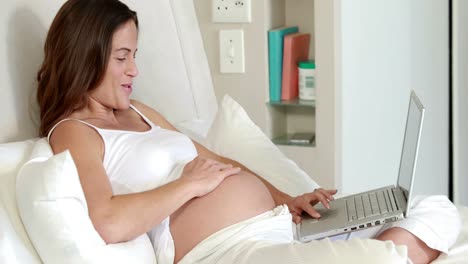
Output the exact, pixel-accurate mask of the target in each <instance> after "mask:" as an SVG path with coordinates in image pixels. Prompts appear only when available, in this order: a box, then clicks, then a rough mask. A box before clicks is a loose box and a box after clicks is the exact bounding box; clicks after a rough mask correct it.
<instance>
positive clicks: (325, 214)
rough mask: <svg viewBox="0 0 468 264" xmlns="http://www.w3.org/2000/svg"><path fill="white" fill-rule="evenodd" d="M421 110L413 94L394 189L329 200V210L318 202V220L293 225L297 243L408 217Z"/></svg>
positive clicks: (421, 115) (420, 105)
mask: <svg viewBox="0 0 468 264" xmlns="http://www.w3.org/2000/svg"><path fill="white" fill-rule="evenodd" d="M424 111H425V110H424V106H423V105H422V104H421V101H420V100H419V99H418V97H417V96H416V94H415V93H414V91H412V92H411V96H410V102H409V108H408V114H407V118H406V128H405V134H404V138H403V149H402V151H401V159H400V168H399V171H398V180H397V183H396V186H395V185H391V186H387V187H384V188H378V189H375V190H371V191H367V192H362V193H358V194H354V195H351V196H346V197H342V198H338V199H335V200H333V201H330V209H326V208H325V207H324V206H323V205H322V204H320V203H319V204H317V205H315V209H316V210H317V211H318V212H319V213H320V215H321V217H320V218H319V219H314V218H312V217H310V216H304V217H303V219H302V222H301V223H300V224H298V225H297V226H296V228H297V230H296V231H297V235H298V239H299V240H300V241H302V242H307V241H310V240H314V239H320V238H323V237H329V236H334V235H338V234H343V233H349V232H354V231H357V230H362V229H365V228H369V227H373V226H378V225H383V224H386V223H389V222H394V221H398V220H401V219H403V218H405V217H406V216H407V215H408V213H409V210H410V208H409V205H410V199H411V191H412V188H413V182H414V175H415V171H416V161H417V156H418V148H419V140H420V137H421V130H422V124H423V118H424ZM304 214H305V213H304Z"/></svg>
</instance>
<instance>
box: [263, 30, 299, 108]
mask: <svg viewBox="0 0 468 264" xmlns="http://www.w3.org/2000/svg"><path fill="white" fill-rule="evenodd" d="M296 32H299V27H298V26H284V27H279V28H275V29H271V30H269V31H268V70H269V72H268V77H269V82H270V101H280V100H281V82H282V81H281V79H282V77H283V73H282V72H283V39H284V36H285V35H287V34H292V33H296Z"/></svg>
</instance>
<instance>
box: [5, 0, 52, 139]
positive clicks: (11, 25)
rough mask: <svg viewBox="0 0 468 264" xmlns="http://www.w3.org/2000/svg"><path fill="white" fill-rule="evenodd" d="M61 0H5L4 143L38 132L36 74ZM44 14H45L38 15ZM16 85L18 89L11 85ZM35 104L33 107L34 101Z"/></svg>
mask: <svg viewBox="0 0 468 264" xmlns="http://www.w3.org/2000/svg"><path fill="white" fill-rule="evenodd" d="M59 7H60V3H58V4H54V5H52V6H50V5H44V4H43V3H42V2H41V1H29V0H14V1H13V0H10V1H3V2H2V8H1V9H0V17H2V19H3V21H7V23H0V35H1V36H7V37H6V38H2V39H0V57H1V58H2V63H0V80H2V87H4V88H3V89H2V91H3V92H2V96H0V105H2V113H1V116H0V127H2V128H6V129H5V130H2V131H0V143H1V142H10V141H20V140H24V139H27V138H32V137H35V136H37V133H34V131H35V130H36V126H37V124H38V115H37V111H36V110H37V107H36V103H35V102H36V98H35V97H34V96H35V94H34V93H32V91H33V89H34V88H35V77H36V73H37V71H38V69H39V66H40V64H41V62H42V59H43V53H44V52H43V43H44V39H45V35H46V32H47V28H48V27H49V24H50V22H51V21H50V18H51V17H53V15H52V14H54V13H56V12H57V10H58V8H59ZM37 14H43V15H44V17H38V15H37ZM11 87H14V88H15V89H11ZM28 102H31V104H32V106H33V107H32V108H30V105H31V104H28Z"/></svg>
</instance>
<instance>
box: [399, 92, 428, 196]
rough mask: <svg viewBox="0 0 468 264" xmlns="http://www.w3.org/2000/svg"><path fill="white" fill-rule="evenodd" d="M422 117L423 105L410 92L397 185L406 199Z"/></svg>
mask: <svg viewBox="0 0 468 264" xmlns="http://www.w3.org/2000/svg"><path fill="white" fill-rule="evenodd" d="M423 117H424V106H423V105H422V104H421V102H420V101H419V99H418V97H417V96H416V94H415V93H414V92H411V97H410V103H409V108H408V116H407V119H406V129H405V136H404V138H403V148H402V152H401V160H400V169H399V172H398V186H400V187H401V188H402V189H403V192H404V194H405V197H406V199H407V201H409V199H410V197H408V196H409V190H411V187H412V184H413V178H414V177H413V174H414V172H415V168H416V158H417V153H418V145H419V138H420V134H421V128H422V121H423ZM408 204H409V203H408Z"/></svg>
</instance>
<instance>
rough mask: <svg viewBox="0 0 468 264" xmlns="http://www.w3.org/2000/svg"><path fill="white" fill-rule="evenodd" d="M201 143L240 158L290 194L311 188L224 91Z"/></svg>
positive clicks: (303, 174)
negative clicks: (216, 111)
mask: <svg viewBox="0 0 468 264" xmlns="http://www.w3.org/2000/svg"><path fill="white" fill-rule="evenodd" d="M203 144H204V145H205V146H206V147H208V148H209V149H211V150H212V151H214V152H216V153H218V154H219V155H222V156H225V157H227V158H230V159H233V160H235V161H237V162H240V163H241V164H243V165H244V166H246V167H247V168H249V169H250V170H251V171H253V172H255V173H256V174H258V175H259V176H261V177H263V178H264V179H266V180H267V181H269V182H270V183H271V184H273V185H274V186H275V187H276V188H278V189H280V190H281V191H283V192H286V193H288V194H289V195H294V196H296V195H300V194H303V193H305V192H311V191H313V190H314V189H315V188H318V187H319V185H318V184H317V183H315V182H314V181H313V180H312V179H311V178H310V177H309V176H308V175H307V173H305V172H304V171H303V170H302V169H301V168H299V167H298V166H297V164H296V163H294V162H293V161H292V160H290V159H288V158H287V157H286V156H285V155H284V154H283V153H282V152H281V151H280V150H279V149H278V147H277V146H276V145H275V144H273V142H271V140H270V139H269V138H268V137H267V136H266V135H265V134H264V133H263V132H262V130H261V129H260V128H259V127H258V126H257V125H255V123H254V122H253V121H252V120H251V119H250V118H249V116H248V115H247V113H246V112H245V110H244V109H243V108H242V106H240V105H239V104H238V103H237V102H236V101H235V100H234V99H232V98H231V97H230V96H229V95H225V96H224V98H223V100H222V102H221V106H220V107H219V109H218V113H217V114H216V117H215V119H214V121H213V124H212V125H211V128H210V129H209V131H208V134H207V136H206V138H205V139H204V142H203Z"/></svg>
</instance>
